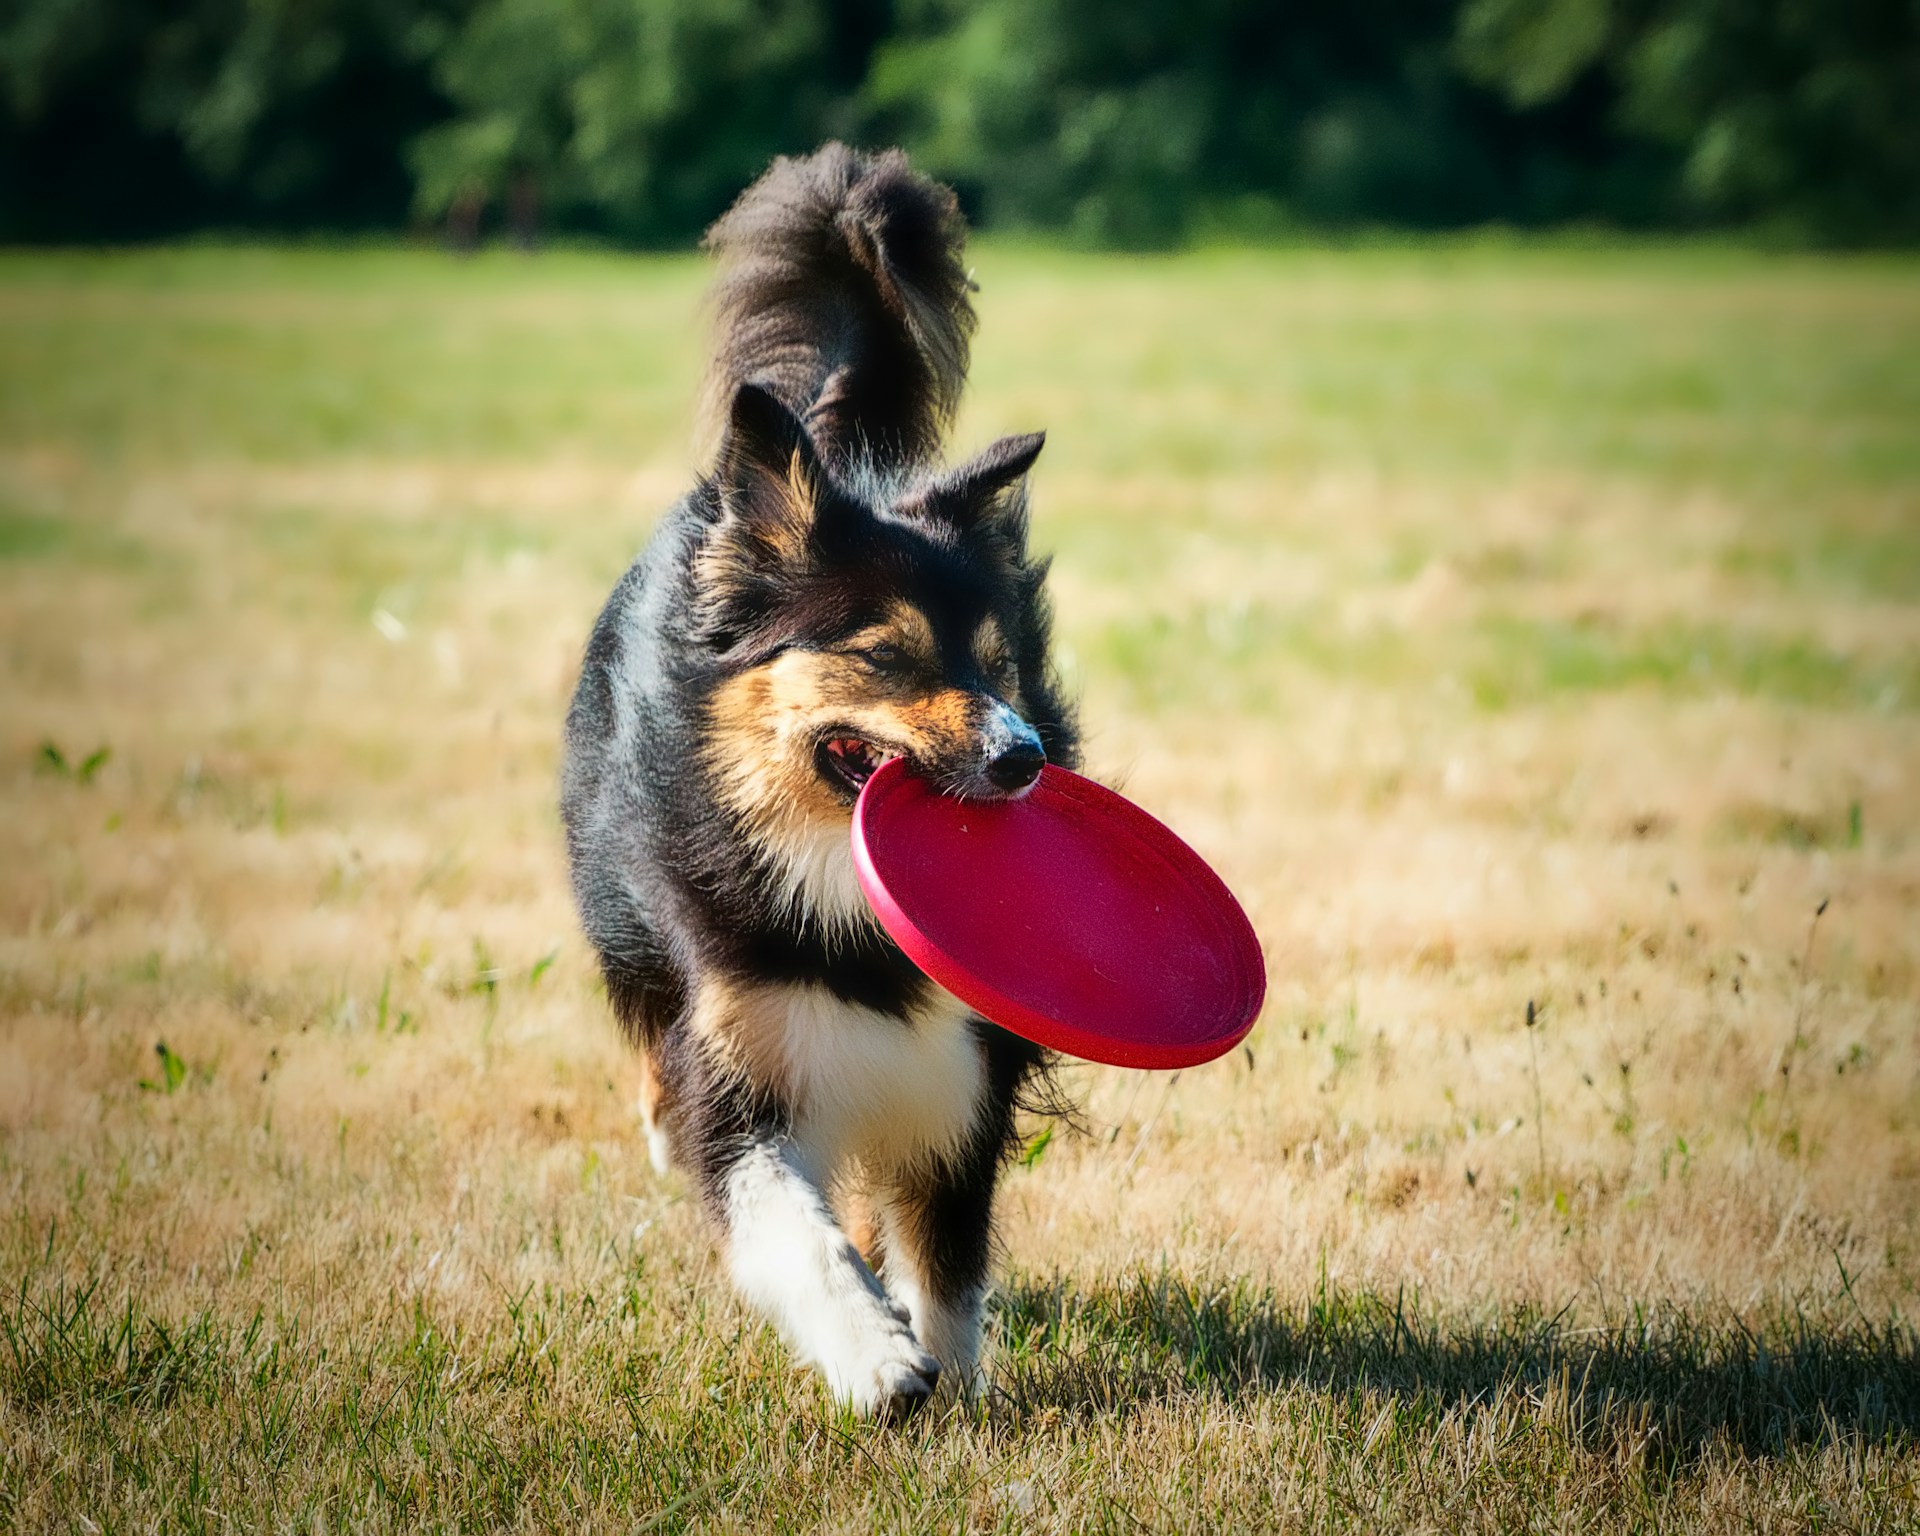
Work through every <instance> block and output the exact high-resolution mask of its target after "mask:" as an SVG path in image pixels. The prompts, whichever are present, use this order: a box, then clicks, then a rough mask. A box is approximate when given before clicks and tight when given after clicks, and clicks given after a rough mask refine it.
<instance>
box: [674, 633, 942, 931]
mask: <svg viewBox="0 0 1920 1536" xmlns="http://www.w3.org/2000/svg"><path fill="white" fill-rule="evenodd" d="M903 612H905V613H914V616H915V617H919V622H920V623H921V624H922V625H923V626H924V625H925V624H926V620H925V619H924V617H920V616H919V615H918V614H917V613H916V612H915V611H914V610H911V609H904V610H903ZM890 617H892V618H894V620H895V622H893V623H891V624H889V625H887V626H885V627H884V628H883V629H877V630H876V634H877V635H879V636H881V637H883V638H885V639H886V640H887V641H888V642H889V643H892V644H899V645H901V646H902V648H903V649H904V648H905V646H906V644H907V643H908V642H909V641H910V640H912V639H914V638H916V637H914V636H913V633H912V630H911V627H910V626H908V625H906V624H904V623H901V622H899V621H898V615H894V616H890ZM931 637H932V631H931V628H930V627H929V628H928V629H927V632H926V636H925V638H927V639H931ZM856 638H857V637H856ZM978 703H979V701H978V699H977V698H976V696H975V695H973V694H970V693H968V692H966V691H965V690H964V689H959V688H942V689H940V690H938V691H937V692H934V693H931V694H927V695H924V696H922V697H919V698H915V699H910V700H899V699H892V698H886V697H884V696H882V695H881V694H880V693H879V692H878V690H877V689H876V686H875V680H874V678H873V676H872V674H871V673H870V672H869V671H868V670H867V668H866V667H865V666H864V665H863V664H862V663H861V662H860V661H858V660H856V659H855V658H854V657H852V656H848V655H841V654H838V653H835V652H831V651H786V652H783V653H782V654H781V655H779V656H776V657H775V658H774V659H773V660H772V661H769V662H765V663H763V664H762V665H760V666H757V667H754V668H751V669H750V670H748V671H746V672H742V673H740V674H739V675H737V676H735V677H733V678H730V679H729V680H728V681H727V682H725V683H724V684H722V685H721V687H720V688H719V690H718V691H717V692H716V694H715V695H714V698H713V702H712V704H711V705H710V707H709V712H708V729H707V734H706V745H705V756H706V760H707V763H708V766H709V768H710V769H711V770H712V772H713V773H714V775H715V777H716V779H717V780H718V793H719V798H720V800H721V802H722V803H723V804H724V805H725V806H726V807H727V808H728V810H729V811H731V812H732V813H733V815H734V817H735V818H736V820H737V822H738V824H739V826H740V827H741V829H742V831H743V832H744V833H745V834H746V836H747V837H748V838H750V839H751V840H752V841H753V842H754V843H755V844H756V845H757V846H758V847H759V848H760V850H761V851H762V853H763V854H765V855H766V857H767V858H768V859H769V860H770V861H771V862H772V863H773V864H774V866H775V867H776V868H777V869H778V870H779V871H780V872H781V873H782V875H783V877H784V879H785V882H786V890H787V897H788V900H789V902H790V903H791V905H792V907H793V910H794V912H795V914H796V915H797V916H800V917H802V918H810V919H813V920H815V921H818V922H821V923H825V924H828V925H846V924H857V923H865V922H868V921H870V920H871V916H872V914H871V913H870V911H869V910H868V908H867V905H866V900H865V898H864V897H862V896H861V895H860V891H859V885H858V882H857V880H856V878H855V876H854V871H853V858H852V854H851V851H850V849H849V847H848V844H847V828H848V824H849V822H850V820H851V818H852V807H851V806H850V805H848V803H847V802H846V801H845V800H844V799H843V798H841V797H840V796H839V795H837V794H836V793H835V792H834V791H833V789H832V788H831V787H830V786H829V785H828V784H827V783H826V782H825V781H824V780H822V779H821V777H820V773H819V770H818V768H817V766H816V764H815V758H814V753H815V749H816V748H817V746H818V744H819V742H820V740H821V737H822V734H823V733H824V732H827V731H829V730H832V729H836V728H843V729H846V730H848V731H851V732H854V733H856V734H858V735H860V736H863V737H865V738H866V739H867V740H869V741H872V742H874V743H876V744H878V745H881V746H884V747H888V748H891V749H893V750H895V751H899V752H904V753H906V754H907V755H908V756H909V757H912V758H915V759H917V760H919V761H921V762H941V761H949V762H950V761H953V760H954V759H956V758H961V757H965V756H967V755H968V754H969V753H970V752H972V750H973V749H974V738H975V735H976V732H977V730H978Z"/></svg>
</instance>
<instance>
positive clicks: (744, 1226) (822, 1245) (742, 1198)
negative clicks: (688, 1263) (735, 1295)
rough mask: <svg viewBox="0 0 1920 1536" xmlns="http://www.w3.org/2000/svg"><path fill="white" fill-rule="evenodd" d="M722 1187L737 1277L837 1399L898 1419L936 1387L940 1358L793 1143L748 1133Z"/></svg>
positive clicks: (745, 1292) (730, 1254)
mask: <svg viewBox="0 0 1920 1536" xmlns="http://www.w3.org/2000/svg"><path fill="white" fill-rule="evenodd" d="M719 1187H720V1190H721V1191H722V1207H723V1220H724V1222H725V1225H726V1237H727V1249H728V1258H729V1260H730V1262H731V1265H732V1269H733V1278H734V1283H735V1284H736V1285H738V1286H739V1287H740V1291H741V1293H742V1294H743V1295H744V1296H745V1297H746V1298H747V1299H748V1300H749V1301H750V1302H752V1303H753V1305H754V1306H756V1307H758V1308H759V1309H760V1311H761V1312H763V1313H765V1314H766V1316H767V1317H768V1318H770V1319H771V1320H772V1322H773V1324H774V1326H775V1327H776V1328H778V1329H779V1330H780V1335H781V1337H782V1338H784V1339H785V1340H786V1341H787V1343H788V1345H789V1346H791V1347H792V1348H793V1350H794V1351H795V1352H796V1353H798V1354H800V1355H802V1356H804V1357H806V1358H807V1359H808V1360H811V1361H812V1362H813V1363H814V1364H816V1365H817V1366H819V1367H820V1370H821V1372H822V1374H823V1375H825V1377H826V1378H827V1386H828V1389H829V1390H830V1391H831V1392H832V1393H833V1395H834V1396H835V1397H837V1398H839V1399H840V1400H841V1401H843V1402H846V1403H848V1404H850V1405H851V1406H852V1407H853V1408H854V1409H855V1410H856V1411H858V1412H860V1413H863V1414H869V1415H873V1416H877V1417H886V1418H899V1417H902V1416H904V1415H905V1414H907V1413H909V1412H911V1411H912V1410H913V1409H914V1408H916V1407H918V1406H919V1405H920V1404H921V1403H923V1402H925V1401H926V1400H927V1399H928V1398H929V1397H931V1396H932V1395H933V1390H934V1385H935V1383H937V1382H938V1380H939V1379H940V1362H939V1361H938V1360H936V1359H935V1358H934V1357H933V1356H932V1355H930V1354H928V1353H927V1351H926V1350H924V1349H922V1348H921V1347H920V1344H919V1342H918V1341H917V1340H916V1339H915V1338H914V1335H913V1330H912V1329H911V1328H910V1327H909V1326H908V1325H907V1322H906V1320H905V1318H904V1317H902V1315H901V1314H900V1313H899V1312H898V1311H896V1310H895V1309H894V1307H893V1305H892V1303H890V1302H889V1301H888V1299H887V1294H886V1292H885V1291H884V1290H883V1289H882V1288H881V1286H880V1282H879V1281H878V1280H876V1279H875V1278H874V1274H873V1271H872V1270H870V1269H869V1268H867V1264H866V1261H865V1260H864V1259H862V1258H861V1257H860V1254H859V1252H858V1250H856V1249H855V1248H854V1246H853V1243H852V1241H851V1240H850V1239H849V1238H848V1237H847V1235H846V1233H845V1232H843V1231H841V1229H840V1225H839V1223H838V1222H836V1221H835V1220H834V1218H833V1212H832V1210H831V1209H830V1208H829V1207H828V1205H827V1201H826V1197H825V1196H824V1195H823V1194H822V1193H821V1190H820V1186H819V1183H818V1181H817V1180H816V1179H814V1178H813V1177H811V1176H810V1175H809V1173H808V1172H807V1170H806V1169H805V1168H804V1166H803V1165H802V1163H801V1160H800V1158H799V1156H798V1155H797V1152H796V1149H795V1147H794V1145H793V1143H792V1142H791V1141H788V1140H786V1139H784V1138H779V1137H772V1136H768V1137H761V1138H756V1139H754V1140H751V1141H749V1142H748V1143H747V1144H746V1146H745V1149H744V1150H743V1151H741V1152H740V1154H739V1155H738V1156H737V1157H736V1158H735V1159H734V1160H733V1162H732V1163H731V1165H730V1166H729V1167H728V1168H727V1169H726V1170H725V1172H724V1174H723V1176H722V1178H721V1179H720V1180H719Z"/></svg>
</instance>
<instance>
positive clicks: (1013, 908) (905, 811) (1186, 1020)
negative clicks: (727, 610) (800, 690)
mask: <svg viewBox="0 0 1920 1536" xmlns="http://www.w3.org/2000/svg"><path fill="white" fill-rule="evenodd" d="M853 863H854V868H855V869H856V870H857V871H858V872H859V876H860V888H861V890H863V891H864V892H865V893H866V897H867V901H868V902H869V903H870V904H871V905H872V907H873V910H874V913H875V915H876V916H878V917H879V919H880V923H881V926H882V927H884V928H885V929H886V930H887V932H888V934H890V935H891V936H892V938H893V941H894V942H895V943H896V944H898V945H899V946H900V947H901V949H903V950H905V951H906V953H907V955H908V957H909V958H910V959H911V960H912V961H913V963H914V964H915V965H917V966H919V967H920V969H921V970H923V971H925V972H926V973H927V974H928V975H929V976H931V977H932V978H933V979H934V980H935V981H937V982H939V983H940V985H941V986H943V987H945V988H946V989H947V990H948V991H949V992H951V993H953V995H954V996H955V997H957V998H959V999H960V1000H961V1001H962V1002H964V1003H966V1004H968V1005H969V1006H970V1007H973V1008H977V1009H978V1010H979V1011H980V1012H981V1013H982V1014H984V1015H985V1016H986V1017H987V1018H989V1019H991V1020H993V1022H994V1023H996V1024H999V1025H1000V1026H1002V1027H1003V1028H1006V1029H1010V1030H1012V1031H1013V1032H1014V1033H1015V1034H1017V1035H1024V1036H1025V1037H1026V1038H1027V1039H1029V1040H1033V1041H1036V1042H1038V1043H1039V1044H1041V1045H1044V1046H1048V1047H1050V1048H1052V1049H1053V1050H1056V1051H1064V1052H1066V1053H1067V1054H1068V1055H1071V1056H1082V1057H1085V1058H1086V1059H1087V1060H1089V1061H1104V1062H1108V1063H1110V1064H1112V1065H1114V1066H1120V1067H1191V1066H1196V1065H1198V1064H1199V1063H1200V1062H1203V1061H1211V1060H1213V1058H1214V1057H1216V1056H1219V1055H1222V1054H1224V1053H1225V1052H1227V1051H1230V1050H1232V1049H1233V1047H1234V1046H1235V1045H1237V1044H1238V1043H1239V1042H1240V1041H1241V1040H1242V1039H1244V1038H1245V1036H1246V1033H1247V1031H1248V1030H1250V1029H1252V1028H1253V1021H1254V1019H1255V1018H1256V1017H1257V1016H1258V1015H1259V1012H1260V1002H1261V999H1262V998H1263V997H1265V995H1266V990H1267V972H1266V965H1265V963H1264V962H1263V961H1262V959H1261V957H1260V942H1259V940H1258V939H1257V938H1255V937H1254V932H1253V925H1252V924H1250V923H1249V922H1248V921H1247V915H1246V913H1244V912H1242V911H1241V910H1240V904H1239V902H1237V901H1235V900H1234V899H1233V893H1232V892H1231V891H1229V890H1228V889H1227V888H1226V886H1225V884H1224V883H1222V881H1221V879H1220V877H1219V876H1218V875H1216V874H1215V873H1214V872H1213V871H1212V870H1211V869H1209V868H1208V867H1207V865H1206V862H1205V861H1204V860H1202V859H1201V857H1200V855H1199V854H1197V853H1195V852H1194V851H1193V850H1192V849H1191V848H1189V847H1188V846H1187V845H1186V844H1185V843H1183V842H1181V841H1180V839H1179V838H1177V837H1175V836H1174V835H1173V833H1171V832H1170V831H1168V830H1167V829H1166V828H1165V827H1164V826H1162V825H1161V824H1160V823H1159V822H1157V821H1155V820H1154V819H1153V817H1151V816H1149V815H1148V814H1147V813H1146V812H1145V811H1143V810H1141V809H1140V807H1139V806H1137V805H1134V804H1133V803H1132V802H1131V801H1129V800H1124V799H1122V798H1121V797H1120V796H1119V795H1116V794H1115V793H1114V792H1113V791H1112V790H1110V789H1106V788H1103V787H1102V786H1100V785H1098V784H1096V783H1094V782H1093V780H1091V779H1087V778H1082V777H1081V776H1080V775H1079V774H1077V773H1070V772H1068V771H1067V770H1066V769H1064V768H1057V767H1054V766H1053V765H1052V764H1049V765H1048V766H1047V767H1046V768H1045V769H1044V770H1043V771H1042V772H1041V775H1040V778H1039V779H1038V781H1037V782H1036V783H1035V784H1034V786H1033V788H1032V789H1031V790H1029V791H1028V792H1027V793H1026V795H1025V796H1023V797H1022V798H1021V799H1019V800H990V801H982V800H959V799H955V798H954V797H952V796H949V795H942V794H941V793H939V792H938V791H937V790H935V789H934V788H933V787H932V786H931V785H929V784H928V783H927V782H926V781H925V780H924V779H921V778H919V777H917V776H916V775H914V774H912V773H910V772H909V771H908V770H907V767H906V764H905V763H904V762H903V761H902V760H900V759H899V758H895V759H893V760H892V761H891V762H888V763H884V764H882V765H881V767H880V769H879V771H878V772H876V773H875V774H874V775H873V777H872V778H870V779H868V780H867V782H866V785H865V787H864V788H862V790H861V791H860V800H859V803H858V804H857V805H856V806H855V807H854V812H853Z"/></svg>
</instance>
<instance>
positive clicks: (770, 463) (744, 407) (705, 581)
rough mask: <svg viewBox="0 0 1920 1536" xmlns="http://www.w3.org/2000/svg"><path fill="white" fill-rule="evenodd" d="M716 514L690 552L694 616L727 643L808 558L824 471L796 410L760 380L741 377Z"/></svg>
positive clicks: (722, 645) (723, 446) (717, 484)
mask: <svg viewBox="0 0 1920 1536" xmlns="http://www.w3.org/2000/svg"><path fill="white" fill-rule="evenodd" d="M713 484H714V488H715V490H716V492H717V494H718V497H719V516H718V517H717V518H716V519H715V520H714V522H713V525H712V526H711V527H710V528H709V529H708V531H707V536H706V538H705V540H704V541H703V542H702V544H701V546H700V552H699V554H698V555H697V556H696V557H695V562H694V581H695V586H696V589H697V590H696V596H695V616H696V620H697V622H698V623H699V625H700V627H701V631H702V634H703V636H704V637H705V638H706V639H707V640H708V642H709V643H710V644H712V645H714V646H715V647H716V648H717V649H720V650H728V649H732V648H733V647H735V646H737V645H739V644H741V643H742V642H743V641H745V640H747V639H749V638H750V637H751V635H752V633H753V632H754V630H755V629H756V628H757V627H758V625H759V623H760V621H761V620H763V619H764V618H765V616H766V615H767V613H768V612H770V611H771V610H772V608H773V607H774V605H775V603H776V601H777V599H778V597H779V593H780V583H781V581H782V578H783V577H786V576H788V575H791V574H793V573H794V572H797V571H799V570H801V569H802V568H804V567H805V565H806V563H807V560H808V552H809V547H810V543H811V541H812V539H813V536H814V532H815V529H816V526H817V524H818V522H819V518H820V512H821V509H822V507H823V505H825V503H826V502H827V500H828V491H827V476H826V471H825V470H824V469H823V468H822V467H821V464H820V456H819V454H818V453H817V452H816V451H815V449H814V445H813V439H812V438H811V437H810V436H809V435H808V433H807V429H806V427H805V426H804V425H803V424H802V423H801V421H800V419H799V418H798V417H797V416H795V415H794V414H793V412H791V411H789V410H788V409H787V408H786V407H785V406H784V405H782V404H781V403H780V401H779V400H777V399H776V398H775V397H774V396H773V395H772V394H770V393H769V392H768V391H766V390H764V389H762V388H760V386H759V385H757V384H742V385H741V386H740V388H739V389H738V390H737V391H736V392H735V393H734V397H733V404H732V407H731V408H730V409H729V411H728V413H727V429H726V435H725V436H724V437H723V438H722V439H721V442H720V454H719V459H718V462H717V463H716V464H715V466H714V474H713Z"/></svg>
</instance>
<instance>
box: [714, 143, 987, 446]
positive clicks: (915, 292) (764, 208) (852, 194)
mask: <svg viewBox="0 0 1920 1536" xmlns="http://www.w3.org/2000/svg"><path fill="white" fill-rule="evenodd" d="M965 240H966V228H965V225H964V224H963V223H962V221H961V218H960V211H959V207H958V205H957V203H956V202H955V200H954V196H953V193H952V192H951V191H949V190H948V189H947V188H946V187H943V186H940V185H939V184H938V183H936V182H932V181H929V180H928V179H927V178H926V177H924V176H921V175H918V174H917V173H915V172H914V171H913V170H912V169H911V168H910V167H909V166H908V164H907V157H906V156H905V155H904V154H902V153H901V152H900V151H899V150H897V149H890V150H887V151H886V152H885V153H884V154H878V155H867V154H862V153H860V152H858V151H856V150H852V149H849V148H847V147H846V145H844V144H828V145H827V146H825V147H824V148H823V149H820V150H817V151H816V152H815V153H813V154H811V155H808V156H807V157H806V158H804V159H788V158H784V157H783V158H781V159H779V160H776V161H774V163H773V166H772V168H771V169H770V170H768V172H767V173H766V174H765V175H764V176H762V177H761V178H760V179H759V180H758V181H756V182H755V183H754V184H753V185H752V186H751V187H749V188H748V189H747V190H746V191H745V192H743V193H742V194H741V196H740V200H739V201H738V202H736V203H735V204H734V205H733V207H732V208H731V209H729V210H728V211H727V213H726V214H725V215H724V216H723V217H722V218H721V219H720V221H719V222H718V223H717V224H715V225H714V226H713V228H712V229H710V230H709V231H707V246H708V248H709V249H710V250H712V251H713V252H715V254H716V255H718V257H719V258H720V263H721V270H720V276H719V279H718V281H717V282H716V284H715V287H714V294H713V298H714V308H715V311H716V318H717V321H718V339H717V346H716V348H715V355H714V362H713V371H712V374H711V375H710V377H709V380H708V386H707V403H708V413H709V419H710V420H712V421H715V422H718V421H723V420H724V419H725V413H726V410H727V404H728V402H729V401H730V400H731V399H732V398H733V394H734V391H735V390H737V389H738V388H739V386H740V385H742V384H758V385H760V386H761V387H762V388H764V389H766V390H768V391H770V392H771V393H772V394H773V395H774V396H776V397H777V398H778V399H779V400H780V401H781V402H782V403H784V404H785V405H786V406H787V408H788V409H789V410H791V411H792V412H793V413H794V414H795V415H796V416H798V417H799V418H800V419H801V420H802V421H803V422H805V423H806V426H807V429H808V431H809V433H810V434H811V435H812V437H813V439H814V442H815V443H816V444H817V445H818V447H819V449H820V452H821V454H822V455H823V456H824V457H825V458H826V459H827V460H828V461H829V462H833V463H844V462H846V461H847V460H849V459H852V458H856V457H861V456H866V457H869V458H870V459H871V460H872V461H874V462H875V463H876V464H877V465H879V466H881V467H900V466H907V465H912V464H916V463H919V462H922V461H925V460H929V459H931V458H933V457H934V456H936V455H937V454H938V452H939V449H940V443H941V439H942V437H943V436H944V434H945V431H946V428H947V426H948V424H949V423H950V422H951V421H952V419H953V413H954V410H955V408H956V407H957V406H958V405H959V403H960V390H961V386H962V385H963V384H964V383H965V382H966V376H967V349H968V343H969V341H970V339H971V338H972V335H973V326H974V315H973V305H972V304H971V303H970V302H969V301H968V298H967V294H968V292H969V289H970V288H971V284H970V283H969V282H968V280H967V272H966V268H965V266H964V265H963V264H962V262H961V252H962V249H963V247H964V244H965Z"/></svg>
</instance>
